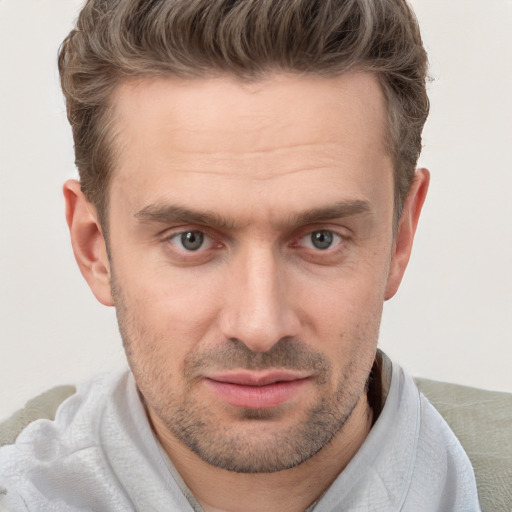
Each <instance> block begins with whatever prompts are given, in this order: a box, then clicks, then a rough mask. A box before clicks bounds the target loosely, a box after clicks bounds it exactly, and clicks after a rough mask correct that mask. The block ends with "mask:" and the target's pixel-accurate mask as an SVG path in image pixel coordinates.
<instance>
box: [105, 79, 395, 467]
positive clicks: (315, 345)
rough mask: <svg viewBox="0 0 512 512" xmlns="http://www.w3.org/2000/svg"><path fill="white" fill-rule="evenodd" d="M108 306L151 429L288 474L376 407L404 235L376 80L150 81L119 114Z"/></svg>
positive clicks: (225, 460) (129, 87)
mask: <svg viewBox="0 0 512 512" xmlns="http://www.w3.org/2000/svg"><path fill="white" fill-rule="evenodd" d="M115 104H116V111H117V116H118V119H117V130H118V143H119V148H120V152H119V154H120V160H119V163H118V166H117V168H116V170H115V173H114V176H113V181H112V183H111V191H110V203H109V237H110V240H109V242H110V251H111V260H110V263H111V267H110V268H111V277H112V283H113V297H114V301H115V305H116V308H117V314H118V319H119V324H120V329H121V333H122V335H123V339H124V343H125V346H126V350H127V355H128V359H129V362H130V365H131V368H132V370H133V373H134V375H135V379H136V381H137V384H138V386H139V388H140V390H141V392H142V394H143V395H144V397H145V400H146V403H147V406H148V409H149V412H150V415H151V417H152V419H153V423H154V424H156V425H165V428H166V429H168V430H169V432H170V435H171V436H172V437H173V438H174V439H176V441H177V443H179V444H180V445H183V444H184V445H185V446H187V447H188V448H190V449H192V450H193V451H195V452H196V453H198V454H199V455H200V457H201V458H202V459H203V460H205V461H207V462H210V463H211V464H214V465H216V466H219V467H223V468H226V469H230V470H234V471H242V472H262V471H263V472H268V471H278V470H281V469H285V468H287V467H292V466H294V465H297V464H299V463H301V462H303V461H304V460H306V459H308V458H309V457H311V456H313V455H314V454H315V453H316V452H318V451H319V450H320V449H321V448H322V447H323V446H324V445H325V444H326V443H327V442H328V441H329V440H330V439H331V438H332V436H333V435H335V434H336V432H338V431H339V429H340V428H341V427H342V425H343V424H344V423H345V421H346V420H347V418H348V417H349V416H350V413H351V411H352V410H353V409H354V408H355V407H356V406H357V405H358V404H360V403H361V401H363V400H365V383H366V381H367V378H368V374H369V372H370V369H371V366H372V363H373V360H374V356H375V351H376V345H377V337H378V329H379V323H380V317H381V312H382V304H383V301H384V299H385V298H386V297H387V295H389V293H388V292H387V289H386V287H387V281H388V272H389V265H390V259H391V254H392V246H393V236H392V224H393V219H392V215H393V172H392V161H391V159H390V156H389V154H388V152H387V151H386V148H385V145H384V140H385V136H384V134H385V122H386V110H385V103H384V99H383V95H382V93H381V90H380V88H379V86H378V84H377V81H376V79H375V77H373V76H372V75H370V74H366V73H351V74H346V75H343V76H341V77H337V78H329V79H327V78H306V77H298V76H285V75H275V76H270V77H268V78H267V79H265V80H262V81H258V82H255V83H241V82H238V81H236V80H235V79H231V78H227V77H226V78H215V79H209V80H206V79H202V80H192V81H181V80H178V79H154V80H149V79H148V80H141V81H139V82H133V83H131V84H125V85H124V86H122V87H121V88H120V89H119V91H118V94H117V96H116V99H115Z"/></svg>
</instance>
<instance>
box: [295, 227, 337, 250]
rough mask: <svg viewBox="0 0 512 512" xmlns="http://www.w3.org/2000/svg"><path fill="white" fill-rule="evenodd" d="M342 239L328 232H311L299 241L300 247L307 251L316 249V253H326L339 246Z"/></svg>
mask: <svg viewBox="0 0 512 512" xmlns="http://www.w3.org/2000/svg"><path fill="white" fill-rule="evenodd" d="M342 241H343V238H342V237H341V236H340V235H338V234H337V233H334V232H333V231H328V230H324V229H322V230H319V231H312V232H311V233H308V234H307V235H306V236H304V237H302V238H301V239H300V242H301V245H302V246H303V247H307V248H308V249H316V250H318V251H326V250H327V249H331V248H332V247H335V246H337V245H339V244H340V243H341V242H342Z"/></svg>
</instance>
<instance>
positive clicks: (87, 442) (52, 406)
mask: <svg viewBox="0 0 512 512" xmlns="http://www.w3.org/2000/svg"><path fill="white" fill-rule="evenodd" d="M123 379H124V376H121V375H119V374H117V375H115V376H100V377H98V378H95V379H93V380H91V381H88V382H86V383H84V384H81V385H79V386H77V388H76V389H75V388H74V387H73V386H66V387H59V388H54V389H53V390H50V391H49V392H47V393H43V394H42V395H40V396H39V397H37V398H36V399H33V400H31V401H30V402H29V403H27V405H26V407H25V408H24V409H23V410H21V411H19V412H18V413H15V415H13V416H12V417H11V418H10V419H9V420H7V421H6V422H4V423H3V424H2V425H1V429H0V430H1V432H2V440H3V441H5V440H7V441H8V442H9V444H5V445H4V446H2V447H1V448H0V504H1V506H0V509H2V510H4V508H2V507H8V508H6V510H24V509H25V508H22V502H23V500H22V498H21V496H24V497H25V496H32V495H35V494H38V493H40V492H42V491H41V489H40V488H39V487H42V488H44V487H45V485H46V484H45V482H46V481H47V480H49V479H51V478H53V477H52V475H53V476H56V475H58V474H61V473H62V470H63V468H64V466H66V465H67V464H68V463H69V462H70V461H72V460H75V459H76V460H78V458H80V460H81V461H82V462H83V463H84V464H85V465H87V464H90V465H91V467H93V466H94V467H98V466H101V464H102V463H101V460H100V459H101V453H100V450H98V449H97V445H98V443H99V440H98V439H97V426H98V423H99V422H101V418H102V416H103V415H104V414H105V412H106V411H108V410H109V408H110V409H111V408H112V402H113V400H115V398H114V397H115V392H116V387H119V386H120V385H121V383H122V381H123ZM20 430H21V432H20ZM77 454H79V455H78V456H77ZM70 467H71V466H70ZM27 475H31V476H30V478H28V477H27ZM34 482H37V485H35V484H34ZM23 507H24V505H23Z"/></svg>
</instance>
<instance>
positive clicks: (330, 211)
mask: <svg viewBox="0 0 512 512" xmlns="http://www.w3.org/2000/svg"><path fill="white" fill-rule="evenodd" d="M368 213H371V207H370V204H369V203H368V202H367V201H363V200H343V201H339V202H337V203H334V204H331V205H328V206H325V207H320V208H313V209H311V210H305V211H302V212H299V213H297V214H296V215H293V216H292V217H291V218H290V219H288V220H287V221H284V222H280V223H279V224H283V225H293V226H298V225H303V224H311V223H315V222H324V221H328V220H334V219H342V218H346V217H353V216H356V215H362V214H368ZM135 218H137V219H138V220H139V221H141V222H144V223H146V222H147V223H151V222H156V223H162V224H175V223H183V224H200V225H204V226H211V227H216V228H219V229H236V228H237V227H240V225H237V224H236V222H235V221H231V220H229V219H227V218H225V217H223V216H222V215H219V214H217V213H214V212H210V211H206V210H205V211H200V210H192V209H189V208H186V207H183V206H178V205H167V204H152V205H148V206H146V207H144V208H143V209H142V210H139V211H138V212H137V213H135Z"/></svg>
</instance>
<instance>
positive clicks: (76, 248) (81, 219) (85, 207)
mask: <svg viewBox="0 0 512 512" xmlns="http://www.w3.org/2000/svg"><path fill="white" fill-rule="evenodd" d="M63 191H64V198H65V201H66V220H67V223H68V227H69V233H70V236H71V245H72V246H73V252H74V253H75V258H76V261H77V263H78V266H79V267H80V272H82V275H83V276H84V277H85V280H86V281H87V283H88V284H89V287H90V288H91V290H92V292H93V293H94V295H95V297H96V298H97V299H98V300H99V301H100V302H101V303H102V304H104V305H105V306H113V305H114V301H113V299H112V293H111V288H110V263H109V260H108V255H107V247H106V244H105V239H104V237H103V232H102V229H101V226H100V223H99V220H98V214H97V212H96V208H95V207H94V206H93V205H92V204H91V203H90V202H89V201H88V200H87V198H86V197H85V196H84V194H83V192H82V189H81V187H80V183H78V181H76V180H69V181H67V182H66V183H65V184H64V189H63Z"/></svg>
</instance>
